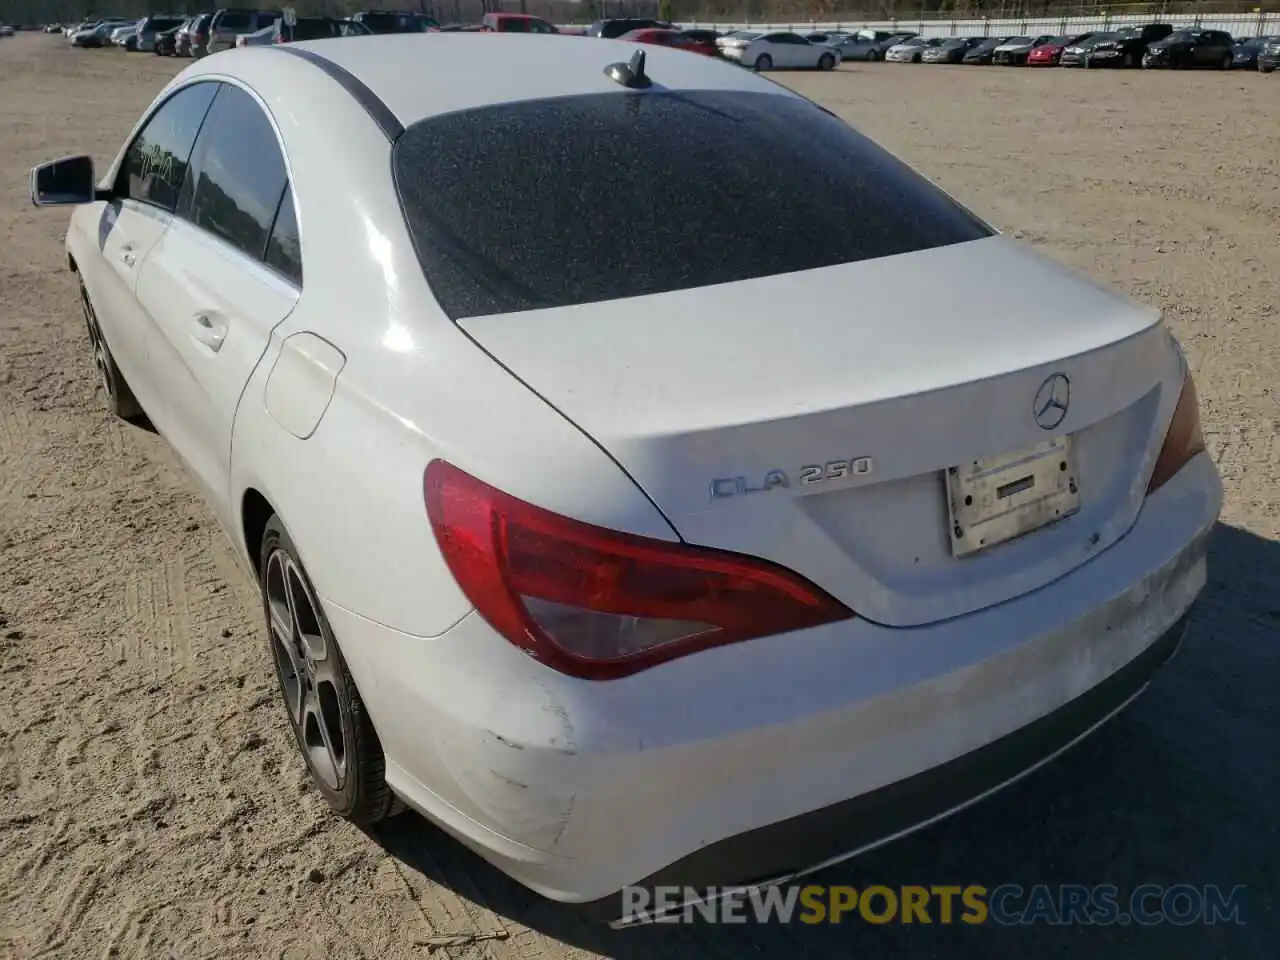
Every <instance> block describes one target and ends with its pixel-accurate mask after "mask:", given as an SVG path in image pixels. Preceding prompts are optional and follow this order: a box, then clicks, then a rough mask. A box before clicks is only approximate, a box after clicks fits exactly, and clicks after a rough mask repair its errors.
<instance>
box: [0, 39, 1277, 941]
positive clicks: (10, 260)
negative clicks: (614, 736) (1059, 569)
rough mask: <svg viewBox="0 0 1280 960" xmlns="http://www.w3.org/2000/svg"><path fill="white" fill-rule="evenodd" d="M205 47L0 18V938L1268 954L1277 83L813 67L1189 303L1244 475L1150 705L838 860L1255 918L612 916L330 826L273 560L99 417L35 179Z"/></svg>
mask: <svg viewBox="0 0 1280 960" xmlns="http://www.w3.org/2000/svg"><path fill="white" fill-rule="evenodd" d="M176 66H177V65H175V64H174V62H173V61H166V60H160V59H158V58H155V57H152V56H148V55H137V56H131V55H126V54H123V53H119V52H114V51H74V52H73V51H71V50H69V49H67V47H66V44H65V43H63V42H61V40H60V39H59V38H55V37H46V36H39V35H37V36H31V35H27V36H19V37H17V38H14V39H7V40H0V957H6V958H7V957H15V958H34V957H51V958H113V957H147V958H152V957H170V956H181V957H183V958H195V957H201V958H203V957H237V958H285V960H304V958H308V960H321V958H348V957H365V958H373V960H396V958H405V957H419V956H425V955H426V954H427V953H429V952H431V951H433V950H435V951H438V953H437V955H440V956H450V957H458V958H472V957H489V958H508V957H511V958H514V957H529V958H547V960H551V958H561V957H570V956H574V957H588V956H607V957H638V958H639V957H643V958H649V957H677V956H681V957H695V956H697V957H718V958H724V960H729V958H733V960H737V958H741V957H747V956H767V957H775V956H776V957H815V958H817V957H848V956H852V955H857V954H859V953H867V954H869V955H872V956H877V957H883V956H904V957H915V956H919V957H943V956H946V957H975V958H976V957H988V956H1003V955H1006V954H1008V955H1015V954H1017V955H1027V956H1032V957H1036V958H1037V960H1039V958H1045V957H1053V956H1085V955H1097V956H1108V957H1110V956H1115V957H1125V958H1131V957H1135V956H1143V955H1149V956H1155V955H1157V954H1158V955H1160V956H1161V957H1162V958H1171V957H1183V956H1185V957H1197V958H1203V957H1208V956H1216V957H1228V956H1230V957H1261V956H1264V955H1274V949H1275V942H1276V941H1275V937H1276V934H1277V933H1278V932H1280V923H1278V921H1277V913H1276V904H1275V896H1276V891H1277V889H1278V888H1280V884H1278V883H1277V880H1278V879H1280V878H1278V876H1277V866H1276V864H1277V861H1280V857H1278V856H1277V854H1280V836H1277V826H1276V824H1277V819H1276V813H1275V810H1276V806H1275V797H1276V796H1277V794H1278V793H1280V751H1278V750H1277V748H1276V741H1275V735H1276V731H1277V730H1278V729H1280V708H1278V706H1277V704H1278V703H1280V699H1278V698H1277V695H1276V690H1277V689H1278V688H1280V647H1278V646H1277V643H1276V640H1277V634H1278V631H1280V543H1278V542H1277V541H1278V540H1280V496H1278V495H1277V486H1276V478H1277V474H1278V472H1280V443H1278V442H1277V432H1278V431H1280V416H1278V406H1277V401H1278V399H1280V394H1278V393H1277V390H1278V389H1280V388H1278V387H1277V381H1278V380H1280V331H1278V330H1277V323H1278V322H1280V317H1278V316H1277V307H1278V306H1280V79H1278V78H1276V77H1274V76H1272V77H1263V76H1259V75H1257V74H1244V73H1241V74H1234V73H1233V74H1227V75H1223V74H1216V73H1208V74H1190V73H1173V74H1162V75H1152V74H1143V73H1112V72H1106V71H1100V72H1088V73H1086V72H1084V71H1057V70H1050V71H1045V72H1036V71H1031V70H1007V69H1006V70H1001V69H994V68H992V69H981V68H949V67H927V66H895V65H879V64H869V65H864V66H858V67H846V68H844V69H842V70H840V71H838V72H836V73H832V74H815V75H806V76H797V77H794V78H788V79H789V82H792V83H793V84H794V85H795V86H796V87H797V88H799V89H801V90H802V91H804V92H805V93H807V94H809V95H812V96H815V97H817V98H818V99H820V100H821V101H822V102H823V103H825V104H827V105H828V106H830V107H831V108H833V109H835V110H837V111H838V112H840V113H841V114H842V115H843V116H845V117H847V118H849V119H850V120H851V121H853V122H854V123H855V124H856V125H858V126H860V127H861V128H862V129H863V130H864V131H866V132H868V133H870V134H871V135H873V136H875V137H877V138H878V139H880V140H881V141H882V142H883V143H885V144H886V145H888V146H889V147H890V148H892V149H894V150H896V151H898V152H899V153H901V154H902V155H903V156H905V157H906V158H908V159H909V160H910V161H911V162H913V163H914V164H915V165H916V166H917V167H918V168H919V169H921V170H922V171H924V172H925V173H926V174H928V175H929V176H931V177H933V178H934V179H936V180H938V181H939V182H941V183H942V184H943V185H944V186H946V187H947V188H949V189H950V190H952V191H953V192H954V193H956V194H957V195H958V196H959V197H960V198H961V199H962V200H964V201H965V202H967V203H968V204H970V205H971V206H972V207H973V208H975V209H976V210H977V211H979V212H980V213H982V214H983V215H985V216H987V217H988V218H989V219H990V220H992V221H993V222H995V223H996V224H998V225H999V226H1000V227H1002V228H1003V229H1005V230H1007V231H1009V232H1012V233H1014V234H1015V235H1017V236H1021V237H1022V238H1024V239H1025V240H1027V241H1028V242H1030V243H1033V244H1036V245H1038V246H1040V247H1041V248H1043V249H1044V250H1046V251H1048V252H1049V253H1051V254H1053V255H1055V256H1058V257H1060V258H1061V259H1063V260H1065V261H1066V262H1068V263H1070V264H1073V265H1075V266H1078V267H1081V268H1084V269H1086V270H1088V271H1091V272H1092V273H1094V274H1096V275H1098V276H1100V277H1101V278H1103V279H1106V280H1109V281H1112V282H1114V283H1116V284H1118V285H1119V286H1120V287H1122V288H1123V289H1125V290H1127V291H1129V292H1130V293H1132V294H1135V295H1137V296H1138V297H1141V298H1144V299H1147V300H1149V301H1152V302H1154V303H1157V304H1159V305H1160V306H1161V307H1162V308H1163V309H1164V310H1165V312H1166V316H1167V317H1168V319H1169V322H1170V323H1171V325H1172V327H1173V328H1174V330H1175V331H1176V332H1177V333H1178V335H1179V336H1180V337H1181V338H1182V340H1183V343H1184V344H1185V345H1186V347H1187V350H1188V352H1189V355H1190V357H1191V360H1192V362H1193V364H1194V367H1195V369H1196V371H1197V375H1198V382H1199V388H1200V393H1201V398H1202V402H1203V405H1204V414H1205V418H1206V430H1207V433H1208V438H1209V442H1210V444H1211V446H1212V449H1213V452H1214V454H1215V455H1216V456H1217V458H1218V461H1219V463H1220V464H1221V467H1222V471H1223V474H1224V476H1225V478H1226V484H1227V492H1228V499H1227V506H1226V512H1225V516H1224V518H1223V519H1224V521H1225V522H1224V524H1223V526H1222V528H1221V530H1220V531H1219V534H1218V536H1217V540H1216V543H1215V547H1214V557H1213V563H1214V567H1213V572H1212V583H1211V585H1210V587H1209V589H1208V591H1207V593H1206V596H1205V598H1204V602H1203V603H1202V605H1201V607H1200V610H1199V613H1198V616H1197V619H1196V620H1195V623H1194V627H1193V629H1192V633H1191V636H1190V637H1189V640H1188V644H1187V646H1186V648H1185V650H1184V652H1183V653H1182V655H1181V656H1180V657H1179V659H1178V660H1176V661H1175V662H1174V663H1173V664H1172V665H1171V666H1170V667H1169V668H1168V669H1167V670H1166V671H1165V672H1164V674H1162V675H1161V677H1160V678H1159V679H1158V681H1157V683H1156V685H1155V687H1154V688H1153V690H1152V691H1151V692H1150V693H1149V694H1148V695H1147V696H1146V697H1145V698H1144V699H1143V700H1141V701H1140V702H1139V703H1138V704H1137V705H1136V706H1135V708H1134V709H1132V710H1131V711H1129V712H1128V713H1127V714H1125V715H1124V716H1122V717H1121V718H1120V719H1118V720H1117V721H1116V722H1115V723H1114V724H1112V725H1111V726H1110V727H1109V728H1108V729H1107V730H1106V731H1105V732H1104V733H1103V734H1102V735H1100V736H1098V737H1096V738H1094V739H1093V740H1091V741H1090V742H1088V743H1086V744H1085V745H1083V746H1082V747H1081V748H1079V749H1078V750H1077V751H1075V752H1074V753H1073V754H1071V755H1069V756H1068V757H1066V758H1064V759H1063V760H1061V761H1059V762H1058V763H1056V764H1054V765H1052V766H1051V767H1049V768H1047V769H1045V770H1043V771H1041V772H1039V773H1038V774H1036V775H1035V776H1033V777H1031V778H1029V779H1028V780H1027V781H1025V782H1024V783H1022V784H1021V785H1019V786H1018V787H1016V788H1014V789H1012V790H1010V791H1007V792H1006V793H1005V794H1003V795H1002V796H1000V797H999V798H997V799H995V800H993V801H991V802H989V803H987V804H985V805H982V806H980V807H978V808H975V809H974V810H972V811H970V812H968V813H966V814H964V815H962V816H960V817H958V818H956V819H954V820H952V821H950V822H948V823H945V824H942V825H939V826H937V827H935V828H933V829H930V830H928V831H926V832H924V833H922V834H919V835H917V836H915V837H913V838H911V839H909V840H906V841H902V842H900V843H898V844H895V845H892V846H890V847H888V848H885V849H884V850H882V851H880V852H878V853H876V854H873V855H870V856H868V857H865V858H863V859H861V860H859V861H856V862H854V863H852V864H850V865H847V866H846V867H843V868H841V869H839V870H836V871H832V872H831V875H830V876H829V877H826V878H824V879H827V880H828V882H852V883H856V884H864V883H871V882H881V883H888V884H900V883H924V884H936V883H960V884H968V883H983V884H986V885H988V886H996V885H999V884H1001V883H1007V882H1017V883H1022V884H1026V885H1030V884H1033V883H1037V882H1059V883H1083V884H1097V883H1107V882H1110V883H1114V884H1117V885H1118V886H1119V887H1120V888H1121V889H1127V888H1131V887H1132V886H1134V885H1137V884H1140V883H1145V882H1154V883H1166V884H1168V883H1176V882H1187V883H1192V884H1207V883H1217V884H1221V885H1224V886H1226V887H1230V886H1233V885H1235V884H1245V885H1247V887H1248V896H1247V900H1246V904H1247V908H1246V913H1245V920H1246V923H1247V925H1246V926H1244V927H1235V926H1232V927H1216V928H1205V927H1188V928H1181V929H1172V928H1168V927H1164V928H1156V929H1141V928H1129V927H1112V928H1107V929H1097V928H1094V929H1088V930H1081V929H1076V930H1054V929H1049V928H1044V927H1039V928H1035V929H1026V930H1013V929H996V928H983V929H963V928H959V927H933V928H920V927H915V928H911V927H871V926H867V925H855V924H846V925H844V926H842V927H837V928H824V929H809V928H804V929H801V928H791V929H781V928H752V927H745V928H723V927H722V928H719V929H711V928H705V927H704V928H696V929H695V928H681V929H672V928H667V929H660V930H659V929H650V930H641V931H638V932H634V933H627V934H612V933H610V932H608V931H606V930H599V929H594V928H592V927H589V926H586V925H584V924H583V923H581V922H579V921H578V920H577V919H576V918H575V917H574V916H573V915H572V913H570V912H568V911H566V910H564V909H562V908H558V907H555V906H553V905H550V904H547V903H544V902H541V901H540V900H538V899H537V898H536V897H533V896H532V895H530V894H528V893H526V892H524V891H523V890H522V889H520V888H518V887H516V886H515V885H514V884H512V883H510V882H509V881H506V880H505V879H503V878H502V877H500V876H498V875H497V874H496V873H495V872H494V871H493V870H492V869H490V868H488V867H487V866H485V865H484V864H482V863H481V862H479V861H478V860H477V859H476V858H475V857H473V856H471V855H470V854H469V853H466V852H464V851H462V850H461V849H460V848H459V847H458V846H457V845H456V844H454V843H452V842H451V841H448V840H446V839H444V838H443V837H442V836H440V835H439V834H437V833H436V832H435V831H433V830H431V829H430V828H429V827H428V826H427V825H426V824H424V823H423V822H422V821H420V820H418V819H417V818H415V817H403V818H400V819H399V820H398V821H396V822H395V823H393V824H392V825H391V826H389V827H387V828H386V829H384V830H381V831H380V832H379V834H378V835H377V836H374V837H370V836H366V835H364V834H361V833H360V832H358V831H356V830H354V829H352V828H350V827H348V826H346V825H344V824H343V823H340V822H337V821H335V820H333V819H331V818H330V817H329V816H328V815H327V813H326V810H325V809H324V807H323V805H322V803H321V802H320V801H319V799H318V798H317V796H316V795H315V794H314V793H313V792H311V791H309V790H308V789H307V788H306V785H305V782H304V778H303V767H302V764H301V762H300V760H299V759H298V758H297V757H296V755H295V753H294V748H293V746H292V744H291V743H290V741H289V739H288V734H287V732H286V728H285V724H284V718H283V716H282V714H281V712H280V707H279V705H278V703H277V701H276V691H275V688H274V681H273V680H272V679H271V675H270V673H269V668H268V661H267V655H266V647H265V644H264V643H263V641H262V638H261V635H260V630H259V624H258V618H257V612H256V604H255V590H254V587H253V585H252V584H251V583H250V582H249V581H248V579H247V578H246V577H245V576H244V575H243V574H241V573H240V572H239V570H238V568H236V567H235V564H234V561H233V559H232V555H231V551H230V547H229V544H228V543H227V542H226V541H225V540H224V539H223V537H222V535H221V534H220V533H219V532H218V531H217V530H216V529H215V527H214V525H213V521H212V519H211V517H210V515H209V514H208V513H207V512H206V510H205V508H204V507H203V505H202V504H201V503H200V502H198V501H197V500H196V499H195V497H194V495H193V492H192V491H193V487H192V486H191V485H189V484H188V482H187V480H186V478H185V477H184V474H183V472H182V470H181V468H180V467H179V466H178V465H177V464H176V462H175V461H174V459H173V458H172V457H171V455H170V454H169V452H168V451H167V449H166V447H165V446H164V445H163V443H162V442H161V441H160V440H159V439H158V438H157V437H155V436H154V435H152V434H149V433H147V432H144V431H142V430H139V429H136V428H131V427H128V426H125V425H123V424H121V423H120V422H118V421H114V420H111V419H108V418H107V417H106V416H105V415H104V413H103V412H102V406H101V402H100V397H99V396H98V394H97V391H96V387H95V381H94V378H93V373H92V367H91V363H90V359H89V352H88V348H87V343H86V338H85V335H84V326H83V323H82V321H81V319H80V315H79V312H78V310H77V307H76V300H75V286H74V284H73V281H72V278H71V276H70V275H69V274H68V272H67V271H66V269H65V257H64V254H63V252H62V247H61V238H62V235H63V231H64V229H65V225H66V219H67V218H66V215H65V214H64V213H61V212H58V211H39V210H36V209H33V208H32V207H31V206H29V204H28V202H27V198H26V191H27V169H28V167H29V166H30V165H31V164H33V163H36V162H38V161H40V160H44V159H48V158H51V157H54V156H57V155H60V154H66V153H72V152H81V151H85V150H87V151H89V152H91V153H93V154H94V155H95V156H96V157H97V158H98V159H99V160H100V161H101V163H102V164H103V165H105V164H106V163H107V162H108V161H109V159H110V158H111V156H113V155H114V153H115V151H116V149H117V147H118V146H119V144H120V141H121V139H122V138H123V137H124V135H125V134H126V132H127V130H128V127H129V125H130V124H131V123H132V121H133V120H134V119H135V118H136V116H137V115H138V113H139V111H140V110H141V109H142V108H143V107H144V106H145V105H146V103H147V102H148V101H149V100H150V98H151V97H152V96H153V94H154V93H155V91H156V90H157V89H158V88H159V87H160V85H161V84H162V82H163V81H164V80H165V79H167V78H168V77H169V76H170V75H171V74H172V73H173V71H174V70H175V69H176ZM1009 307H1010V309H1034V305H1033V304H1021V303H1010V305H1009ZM980 346H981V345H978V344H975V349H980ZM673 789H678V785H673ZM488 934H494V935H497V938H496V939H477V937H478V936H482V935H488ZM441 937H443V938H448V937H457V938H458V939H457V942H456V945H454V946H437V945H435V944H433V942H432V938H441Z"/></svg>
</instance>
